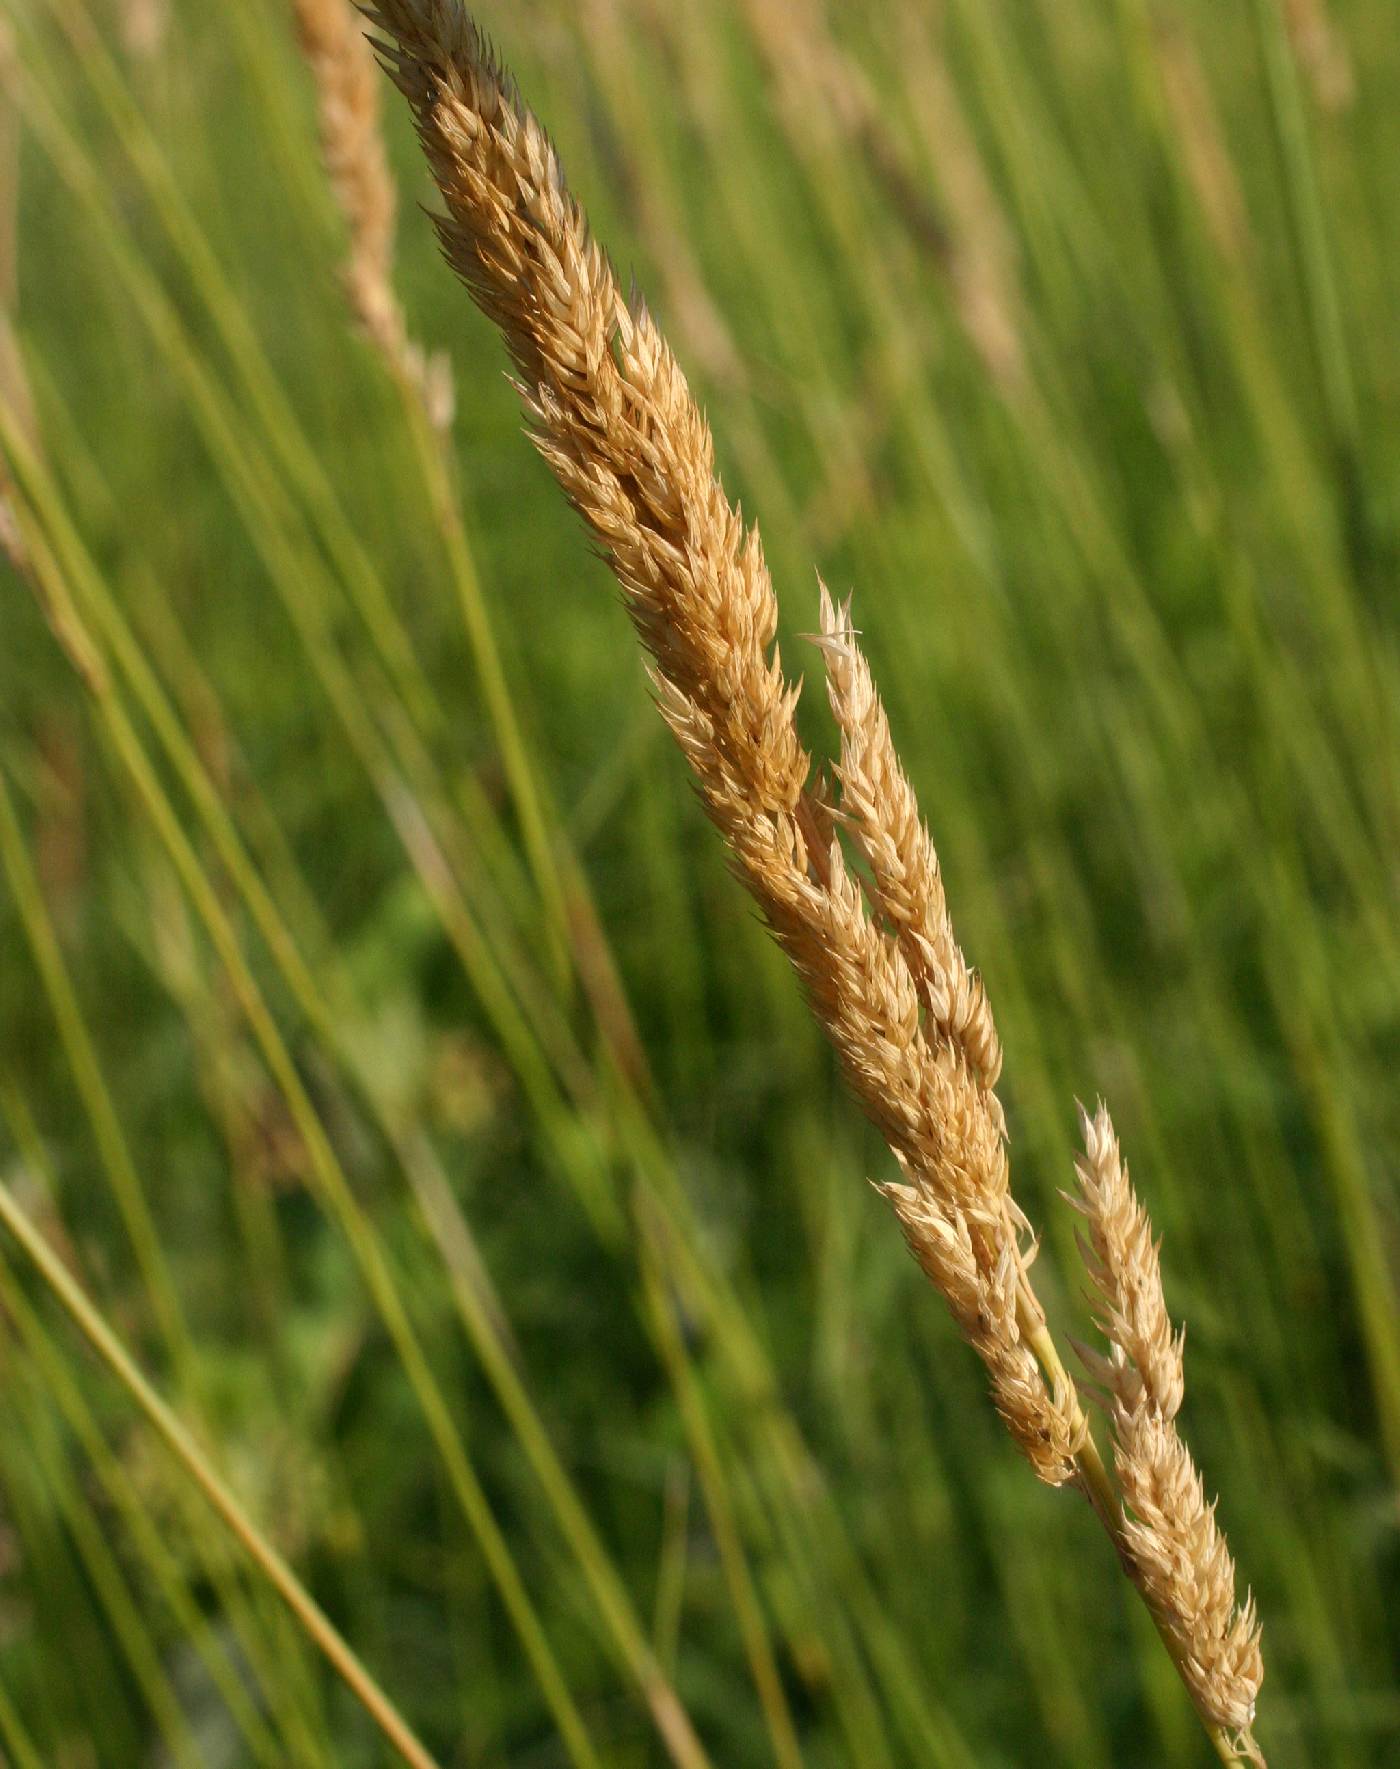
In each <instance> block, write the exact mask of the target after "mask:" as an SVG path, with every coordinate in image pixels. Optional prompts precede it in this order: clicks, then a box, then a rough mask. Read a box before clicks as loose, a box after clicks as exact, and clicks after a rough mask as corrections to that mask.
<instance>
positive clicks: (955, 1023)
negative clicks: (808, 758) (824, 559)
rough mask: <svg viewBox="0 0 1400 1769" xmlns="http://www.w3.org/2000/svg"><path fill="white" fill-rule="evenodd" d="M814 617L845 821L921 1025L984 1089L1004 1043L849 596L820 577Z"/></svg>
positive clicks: (990, 1083) (991, 1078) (998, 1070)
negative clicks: (836, 741) (837, 745)
mask: <svg viewBox="0 0 1400 1769" xmlns="http://www.w3.org/2000/svg"><path fill="white" fill-rule="evenodd" d="M821 623H822V639H821V646H822V651H823V654H824V656H825V661H826V680H827V694H828V697H829V698H830V701H831V710H832V712H833V714H834V715H835V718H836V723H837V726H838V727H839V729H840V732H841V760H840V764H839V766H838V769H837V773H838V776H839V778H840V781H841V810H842V813H843V817H844V820H845V823H846V827H847V828H848V830H849V831H850V834H851V836H852V838H853V840H854V841H855V843H856V846H857V847H858V848H859V849H860V851H861V853H862V854H863V855H864V857H865V860H866V862H867V864H868V865H869V867H870V870H871V872H872V874H873V875H874V880H875V900H876V904H877V906H878V908H879V910H880V913H881V914H882V915H883V916H884V917H885V919H886V920H887V921H888V922H889V923H890V925H891V926H892V927H893V929H894V931H895V934H896V936H897V938H898V940H899V946H900V950H901V951H902V952H903V954H904V957H905V961H906V963H907V964H908V966H909V970H910V973H911V974H912V976H913V977H914V981H915V983H916V985H917V987H918V990H919V994H920V997H921V998H922V1001H923V1005H924V1009H925V1012H926V1013H927V1015H928V1024H929V1025H930V1026H931V1027H933V1028H936V1032H937V1035H938V1036H939V1037H944V1038H947V1039H949V1040H950V1041H951V1042H952V1043H953V1044H954V1045H955V1046H956V1047H957V1048H958V1049H959V1050H960V1051H961V1053H962V1055H963V1056H964V1057H965V1059H966V1061H967V1064H968V1067H969V1068H970V1069H971V1071H972V1073H973V1074H974V1075H975V1076H976V1077H977V1079H978V1080H979V1081H980V1082H982V1084H983V1085H984V1086H985V1087H986V1088H987V1089H988V1090H990V1089H991V1088H992V1087H994V1086H995V1085H996V1081H997V1077H998V1076H999V1075H1000V1074H1001V1043H1000V1040H999V1039H998V1037H997V1032H996V1026H995V1025H994V1024H993V1021H992V1013H991V1008H990V1007H989V1006H988V1003H987V996H986V991H985V990H984V989H983V987H982V982H981V979H980V978H979V977H978V976H977V975H976V973H975V972H974V971H972V970H971V969H970V968H969V966H968V963H967V960H966V959H965V958H964V957H963V954H962V948H961V947H960V946H959V945H958V942H957V939H956V937H955V936H954V933H953V924H952V921H951V920H950V918H949V915H948V904H947V900H946V898H945V896H944V891H943V879H942V876H941V874H940V872H939V868H938V856H937V854H936V853H935V852H934V847H933V843H932V841H930V839H929V833H928V830H927V828H926V827H925V825H924V822H923V819H922V818H921V817H920V815H919V806H918V801H917V799H916V798H915V796H914V789H913V787H912V786H911V785H910V784H909V778H908V776H907V775H906V774H905V772H904V769H903V766H902V765H901V763H900V760H899V756H898V754H897V752H896V750H895V747H894V741H893V739H892V738H891V736H890V727H889V720H888V719H887V718H886V716H885V709H884V707H883V706H882V704H881V702H880V697H879V695H878V693H877V692H876V689H875V683H874V679H873V678H872V676H871V673H870V665H869V663H868V662H867V661H866V659H865V656H864V654H863V653H862V651H861V649H860V647H859V646H858V645H857V644H856V638H855V630H854V628H853V627H852V626H851V610H850V603H849V602H847V603H846V604H845V605H844V606H840V607H838V606H837V604H836V603H835V602H833V600H832V598H831V596H830V595H829V594H828V592H827V588H826V585H825V584H823V585H822V586H821Z"/></svg>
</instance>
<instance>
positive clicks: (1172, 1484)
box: [1074, 1104, 1264, 1760]
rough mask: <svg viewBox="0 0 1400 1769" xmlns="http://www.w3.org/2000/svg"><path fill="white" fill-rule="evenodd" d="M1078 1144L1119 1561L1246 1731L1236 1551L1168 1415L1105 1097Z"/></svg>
mask: <svg viewBox="0 0 1400 1769" xmlns="http://www.w3.org/2000/svg"><path fill="white" fill-rule="evenodd" d="M1081 1120H1082V1128H1083V1133H1084V1146H1085V1155H1084V1157H1083V1159H1081V1160H1080V1162H1079V1163H1078V1175H1079V1196H1078V1199H1077V1200H1074V1202H1075V1205H1076V1208H1077V1209H1078V1210H1079V1211H1080V1213H1081V1214H1082V1215H1083V1217H1084V1218H1085V1220H1086V1222H1087V1224H1088V1231H1089V1232H1088V1237H1087V1241H1086V1243H1085V1254H1086V1259H1087V1263H1088V1267H1089V1272H1090V1276H1091V1277H1092V1279H1093V1281H1094V1286H1095V1289H1096V1291H1097V1292H1098V1298H1099V1303H1100V1313H1099V1325H1100V1327H1101V1328H1102V1330H1103V1332H1104V1335H1105V1337H1106V1338H1107V1340H1108V1342H1109V1355H1108V1357H1107V1358H1099V1357H1094V1356H1092V1354H1091V1355H1090V1357H1089V1359H1088V1361H1089V1363H1090V1367H1091V1369H1092V1370H1093V1372H1094V1374H1095V1375H1096V1376H1097V1377H1098V1378H1099V1380H1100V1381H1101V1382H1102V1383H1103V1386H1104V1389H1105V1395H1104V1401H1105V1406H1106V1410H1107V1413H1108V1417H1109V1422H1110V1424H1111V1426H1112V1430H1113V1458H1114V1466H1115V1468H1116V1470H1117V1473H1118V1481H1119V1486H1120V1487H1121V1489H1122V1496H1123V1501H1124V1504H1125V1507H1126V1516H1125V1521H1124V1523H1123V1527H1122V1540H1123V1546H1124V1548H1125V1550H1126V1564H1127V1566H1128V1570H1129V1572H1130V1574H1131V1576H1132V1578H1133V1579H1134V1582H1135V1583H1136V1584H1137V1585H1138V1587H1139V1589H1140V1590H1141V1592H1142V1594H1143V1596H1144V1598H1145V1599H1146V1600H1147V1603H1148V1605H1149V1607H1150V1608H1151V1609H1152V1611H1153V1613H1154V1614H1155V1615H1156V1616H1157V1617H1158V1619H1159V1621H1160V1622H1161V1623H1162V1625H1163V1627H1164V1630H1165V1632H1166V1634H1167V1635H1168V1637H1169V1639H1170V1640H1171V1641H1172V1643H1173V1645H1174V1647H1175V1651H1176V1656H1177V1664H1178V1668H1179V1669H1180V1671H1181V1675H1182V1677H1183V1679H1184V1681H1185V1682H1186V1684H1187V1687H1188V1688H1189V1689H1190V1690H1191V1692H1192V1695H1193V1697H1194V1699H1195V1701H1196V1705H1197V1707H1198V1708H1199V1709H1200V1711H1201V1712H1202V1713H1203V1714H1205V1715H1206V1716H1207V1717H1208V1718H1209V1719H1210V1720H1211V1721H1212V1722H1213V1723H1214V1724H1215V1725H1217V1726H1219V1727H1222V1728H1224V1729H1225V1730H1226V1731H1228V1732H1230V1733H1234V1734H1240V1735H1244V1736H1243V1737H1242V1739H1241V1752H1242V1754H1244V1755H1249V1756H1253V1757H1254V1758H1255V1760H1258V1754H1257V1747H1256V1746H1254V1744H1253V1740H1252V1739H1250V1738H1248V1736H1247V1735H1248V1733H1249V1729H1250V1727H1251V1726H1252V1724H1253V1721H1254V1707H1255V1702H1256V1700H1257V1698H1258V1694H1259V1686H1260V1684H1261V1683H1262V1682H1263V1678H1264V1661H1263V1656H1262V1653H1261V1650H1260V1629H1259V1623H1258V1620H1257V1618H1256V1615H1255V1611H1254V1604H1253V1600H1252V1599H1248V1598H1247V1599H1246V1601H1245V1603H1244V1604H1243V1606H1241V1605H1239V1604H1238V1603H1237V1602H1236V1598H1235V1589H1236V1580H1235V1563H1234V1561H1233V1560H1232V1559H1231V1556H1230V1550H1229V1546H1228V1544H1227V1543H1226V1540H1225V1537H1224V1535H1223V1534H1222V1533H1221V1530H1220V1528H1219V1526H1218V1524H1217V1523H1216V1520H1215V1506H1214V1504H1213V1503H1208V1502H1207V1500H1206V1496H1205V1488H1204V1486H1203V1485H1202V1482H1201V1476H1200V1473H1199V1471H1198V1470H1197V1468H1196V1465H1195V1463H1194V1462H1193V1461H1192V1459H1191V1454H1190V1451H1189V1450H1188V1449H1187V1447H1186V1445H1185V1443H1184V1442H1183V1440H1182V1438H1181V1435H1180V1433H1179V1432H1178V1430H1177V1428H1176V1425H1175V1423H1174V1420H1175V1418H1176V1414H1177V1411H1178V1409H1179V1407H1180V1405H1181V1398H1182V1390H1183V1375H1182V1337H1181V1335H1180V1334H1179V1333H1177V1334H1174V1333H1173V1331H1172V1326H1171V1321H1170V1318H1169V1317H1168V1314H1167V1305H1166V1299H1165V1297H1164V1295H1163V1293H1162V1274H1161V1268H1160V1265H1159V1263H1158V1257H1157V1247H1156V1244H1155V1242H1154V1241H1153V1238H1152V1225H1151V1222H1150V1221H1149V1219H1148V1216H1147V1212H1146V1211H1145V1210H1144V1209H1143V1207H1142V1204H1141V1203H1140V1201H1139V1200H1138V1198H1137V1196H1136V1194H1135V1193H1134V1191H1133V1188H1132V1185H1131V1183H1130V1181H1129V1178H1128V1171H1127V1168H1126V1167H1125V1166H1124V1164H1123V1160H1122V1156H1121V1154H1120V1152H1119V1147H1118V1139H1117V1137H1116V1136H1115V1135H1114V1132H1113V1125H1112V1123H1111V1121H1110V1119H1109V1116H1108V1112H1107V1109H1106V1108H1105V1107H1104V1106H1103V1105H1102V1104H1100V1106H1099V1108H1098V1111H1097V1112H1096V1114H1095V1115H1094V1117H1092V1118H1090V1117H1089V1115H1088V1114H1087V1113H1081Z"/></svg>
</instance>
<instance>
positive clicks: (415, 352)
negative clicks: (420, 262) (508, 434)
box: [293, 0, 453, 430]
mask: <svg viewBox="0 0 1400 1769" xmlns="http://www.w3.org/2000/svg"><path fill="white" fill-rule="evenodd" d="M293 4H294V6H295V10H296V23H297V36H298V39H299V41H300V44H301V51H302V54H303V55H304V56H305V58H306V62H307V65H308V67H309V68H310V69H311V74H312V78H313V79H314V80H315V83H316V104H317V125H318V129H319V132H320V137H321V157H322V159H323V160H324V162H325V167H326V176H327V178H328V179H329V180H330V186H331V190H332V192H333V194H334V196H335V200H336V204H337V206H338V207H339V209H340V212H341V214H342V215H343V216H344V218H345V224H346V227H347V229H348V231H349V239H350V252H349V256H348V258H347V260H346V263H345V267H344V282H345V293H346V298H347V300H348V301H349V304H350V310H351V312H352V314H353V315H354V317H355V321H356V323H357V324H358V325H359V326H360V328H361V330H362V331H363V332H364V334H365V336H366V337H367V338H368V339H369V341H370V343H371V344H373V346H374V347H375V349H376V350H377V351H378V352H379V353H380V355H381V356H382V357H383V358H384V360H385V362H386V363H387V364H388V366H389V369H390V371H391V372H392V373H393V374H395V375H396V376H398V377H399V378H400V379H402V380H403V381H405V382H407V384H408V385H409V386H410V387H412V388H413V389H414V390H415V391H416V392H417V394H418V396H419V397H420V398H421V399H422V401H423V405H424V409H425V410H426V412H427V414H428V417H429V420H430V422H431V423H432V425H433V427H434V428H435V429H437V430H445V429H446V428H447V427H448V425H449V424H450V423H451V421H452V403H453V394H452V375H451V369H450V367H449V365H448V363H447V359H446V357H444V356H442V355H441V354H434V355H432V356H429V355H427V353H426V352H425V351H424V350H423V348H422V346H421V345H420V344H417V343H415V342H414V341H413V340H412V339H411V338H410V337H409V336H408V328H407V326H406V324H405V322H404V316H403V309H402V307H401V306H400V304H399V299H398V296H397V295H396V294H395V292H394V284H393V269H394V223H395V217H396V215H397V211H398V198H397V192H396V189H395V186H394V180H393V177H392V175H391V174H390V171H389V164H388V160H387V158H386V156H385V151H384V138H383V136H382V134H381V132H380V118H379V77H378V70H377V69H376V67H375V65H374V57H373V55H372V54H371V52H370V48H369V45H368V43H367V42H366V41H365V35H364V27H363V20H362V19H361V17H360V14H359V12H358V11H357V10H356V8H355V7H354V5H353V4H352V0H293Z"/></svg>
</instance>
